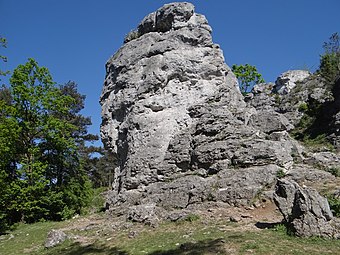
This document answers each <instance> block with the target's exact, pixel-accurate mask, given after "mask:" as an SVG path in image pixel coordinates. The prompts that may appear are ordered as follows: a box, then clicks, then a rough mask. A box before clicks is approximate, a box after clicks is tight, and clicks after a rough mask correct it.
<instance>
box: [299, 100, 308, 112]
mask: <svg viewBox="0 0 340 255" xmlns="http://www.w3.org/2000/svg"><path fill="white" fill-rule="evenodd" d="M298 111H299V112H307V111H308V104H307V103H305V102H303V103H301V104H300V105H299V108H298Z"/></svg>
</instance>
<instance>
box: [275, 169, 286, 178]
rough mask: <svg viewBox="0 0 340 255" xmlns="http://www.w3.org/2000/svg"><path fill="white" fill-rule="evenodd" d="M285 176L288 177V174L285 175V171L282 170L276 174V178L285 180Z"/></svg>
mask: <svg viewBox="0 0 340 255" xmlns="http://www.w3.org/2000/svg"><path fill="white" fill-rule="evenodd" d="M285 176H286V174H285V172H284V171H283V169H282V168H280V169H279V170H278V171H277V172H276V177H277V178H283V177H285Z"/></svg>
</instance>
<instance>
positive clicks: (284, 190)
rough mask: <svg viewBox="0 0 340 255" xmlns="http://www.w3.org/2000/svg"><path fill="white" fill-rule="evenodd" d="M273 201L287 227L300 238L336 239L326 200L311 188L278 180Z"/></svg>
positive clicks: (337, 232)
mask: <svg viewBox="0 0 340 255" xmlns="http://www.w3.org/2000/svg"><path fill="white" fill-rule="evenodd" d="M274 201H275V203H276V205H277V206H278V208H279V210H280V212H281V213H282V215H283V217H284V220H285V222H286V224H287V226H288V227H289V228H290V229H291V230H292V231H293V232H294V234H296V235H297V236H302V237H311V236H320V237H328V238H329V237H332V238H333V237H338V235H339V229H337V228H336V227H335V226H334V225H333V224H332V223H333V222H332V220H333V215H332V212H331V210H330V208H329V205H328V202H327V199H326V198H325V197H322V196H320V194H319V193H318V192H317V191H316V190H314V189H311V188H307V187H305V188H302V187H300V186H299V185H298V184H297V183H296V182H294V181H288V180H284V179H281V180H278V181H277V184H276V186H275V193H274Z"/></svg>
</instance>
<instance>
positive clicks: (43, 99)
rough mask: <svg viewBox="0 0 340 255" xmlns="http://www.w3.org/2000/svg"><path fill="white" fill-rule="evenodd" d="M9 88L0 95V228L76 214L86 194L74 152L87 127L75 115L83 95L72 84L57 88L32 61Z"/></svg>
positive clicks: (84, 179)
mask: <svg viewBox="0 0 340 255" xmlns="http://www.w3.org/2000/svg"><path fill="white" fill-rule="evenodd" d="M10 85H11V86H10V88H3V89H2V90H1V91H0V172H1V176H0V188H2V192H1V194H0V205H5V206H1V208H0V221H1V226H2V227H3V228H5V227H6V226H9V225H11V224H13V223H15V222H19V221H24V222H28V223H30V222H35V221H39V220H41V219H45V220H61V219H65V218H69V217H71V216H72V215H73V214H74V213H80V211H81V208H83V207H84V206H85V205H86V203H87V202H88V200H89V198H90V196H91V194H90V193H91V185H90V182H89V179H88V177H87V173H86V172H85V170H84V167H83V161H84V160H83V156H82V153H81V150H80V149H79V148H80V145H84V144H85V141H86V140H87V139H88V137H87V131H86V126H87V125H89V124H91V121H90V120H89V119H88V118H85V117H83V116H81V115H80V114H78V113H79V111H80V110H81V109H82V107H83V101H84V97H82V96H81V95H79V94H77V93H76V87H75V86H73V87H72V86H69V85H66V86H61V87H58V86H56V85H55V83H54V82H53V80H52V77H51V75H50V73H49V71H48V69H47V68H45V67H39V66H38V64H37V62H36V61H35V60H33V59H29V60H28V62H27V63H26V64H24V65H19V66H18V67H17V68H16V69H15V70H14V72H13V75H12V77H11V79H10ZM65 88H67V89H65ZM71 92H73V93H71Z"/></svg>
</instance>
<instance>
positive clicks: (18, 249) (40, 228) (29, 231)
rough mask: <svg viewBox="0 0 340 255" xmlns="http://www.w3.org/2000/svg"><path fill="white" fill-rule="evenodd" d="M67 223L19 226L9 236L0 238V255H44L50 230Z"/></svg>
mask: <svg viewBox="0 0 340 255" xmlns="http://www.w3.org/2000/svg"><path fill="white" fill-rule="evenodd" d="M66 223H67V222H38V223H35V224H19V225H17V226H16V227H15V230H14V231H12V232H9V234H8V235H3V236H0V237H1V240H0V254H1V255H14V254H43V253H42V252H43V250H44V247H43V246H44V241H45V239H46V236H47V233H48V231H49V230H51V229H53V228H55V229H58V228H61V227H62V226H63V225H65V224H66Z"/></svg>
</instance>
